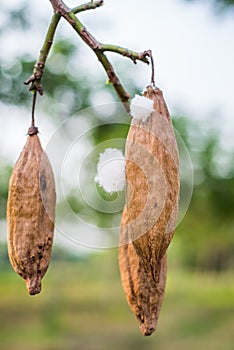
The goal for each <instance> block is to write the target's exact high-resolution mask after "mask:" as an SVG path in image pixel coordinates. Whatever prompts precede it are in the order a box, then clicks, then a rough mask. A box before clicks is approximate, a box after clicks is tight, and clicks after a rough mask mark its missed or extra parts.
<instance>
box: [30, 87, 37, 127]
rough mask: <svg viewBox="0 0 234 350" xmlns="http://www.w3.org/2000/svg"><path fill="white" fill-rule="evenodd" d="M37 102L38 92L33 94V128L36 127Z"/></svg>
mask: <svg viewBox="0 0 234 350" xmlns="http://www.w3.org/2000/svg"><path fill="white" fill-rule="evenodd" d="M36 100H37V90H35V91H34V92H33V102H32V125H31V126H32V127H34V126H35V107H36Z"/></svg>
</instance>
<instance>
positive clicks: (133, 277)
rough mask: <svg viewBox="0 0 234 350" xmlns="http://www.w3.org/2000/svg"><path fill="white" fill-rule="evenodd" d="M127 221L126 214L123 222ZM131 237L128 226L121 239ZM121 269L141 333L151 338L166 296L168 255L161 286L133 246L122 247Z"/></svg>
mask: <svg viewBox="0 0 234 350" xmlns="http://www.w3.org/2000/svg"><path fill="white" fill-rule="evenodd" d="M124 219H125V213H124V214H123V221H124ZM127 234H128V233H127V230H126V226H125V228H123V229H122V230H121V238H123V239H124V240H125V239H126V235H127ZM121 238H120V239H121ZM119 267H120V272H121V280H122V285H123V289H124V292H125V295H126V298H127V301H128V304H129V306H130V308H131V310H132V311H133V312H134V314H135V315H136V318H137V321H138V323H139V327H140V330H141V332H142V334H143V335H151V334H152V333H153V332H154V331H155V329H156V326H157V322H158V318H159V313H160V309H161V306H162V302H163V297H164V293H165V286H166V278H167V256H166V254H165V255H164V256H163V258H162V259H161V261H160V275H159V282H158V283H155V281H154V280H153V279H152V276H151V273H150V271H147V270H146V269H145V266H144V264H143V259H142V258H141V257H140V256H139V255H138V254H137V252H136V250H135V247H134V245H133V244H132V243H128V244H125V245H120V247H119Z"/></svg>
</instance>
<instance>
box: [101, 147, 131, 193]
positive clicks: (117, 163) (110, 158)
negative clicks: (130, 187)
mask: <svg viewBox="0 0 234 350" xmlns="http://www.w3.org/2000/svg"><path fill="white" fill-rule="evenodd" d="M95 182H97V183H98V184H99V185H100V186H101V187H102V188H103V189H104V190H105V191H106V192H108V193H113V192H118V191H122V190H123V189H124V186H125V158H124V155H123V153H122V152H121V151H120V150H119V149H116V148H107V149H106V150H105V151H104V152H103V153H101V154H100V156H99V162H98V164H97V174H96V177H95Z"/></svg>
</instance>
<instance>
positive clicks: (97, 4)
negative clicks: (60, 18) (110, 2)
mask: <svg viewBox="0 0 234 350" xmlns="http://www.w3.org/2000/svg"><path fill="white" fill-rule="evenodd" d="M103 4H104V0H99V1H94V2H87V3H86V4H83V5H80V6H77V7H74V8H73V9H72V10H71V11H72V12H73V13H75V14H76V13H80V12H83V11H87V10H94V9H96V8H97V7H100V6H102V5H103Z"/></svg>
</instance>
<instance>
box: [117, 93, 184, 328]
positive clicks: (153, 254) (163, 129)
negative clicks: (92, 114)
mask: <svg viewBox="0 0 234 350" xmlns="http://www.w3.org/2000/svg"><path fill="white" fill-rule="evenodd" d="M144 96H145V97H147V98H149V99H151V100H153V102H154V111H153V113H151V115H150V116H149V118H148V119H147V120H146V121H142V120H139V119H136V118H133V120H132V124H131V126H130V130H129V133H128V137H127V142H126V150H125V157H126V180H127V186H126V202H127V206H126V209H125V210H124V213H123V217H122V223H121V245H126V247H120V271H121V274H122V281H124V280H125V279H126V271H128V273H129V274H130V277H129V278H130V279H131V280H134V285H135V287H134V288H133V289H132V288H130V289H129V288H128V287H126V285H128V284H129V286H130V282H128V283H126V282H125V283H124V282H123V284H124V285H125V287H124V289H125V292H126V290H130V294H131V293H132V292H133V290H134V293H136V291H137V293H138V295H137V296H136V298H137V300H138V304H139V300H141V302H140V303H141V310H144V311H141V313H142V312H143V319H144V320H148V321H147V326H146V328H145V326H144V325H143V324H142V326H141V329H142V330H143V334H150V333H152V332H153V330H154V329H155V327H156V322H157V321H156V318H157V317H158V312H159V311H151V321H149V320H150V312H149V310H153V309H154V310H155V309H156V305H157V304H158V303H159V304H158V307H157V310H159V309H160V303H161V301H160V300H162V299H160V298H159V297H158V296H157V289H158V288H159V286H161V285H162V284H163V285H164V283H165V279H166V277H165V276H164V277H161V275H162V271H164V272H163V274H165V275H166V269H165V264H166V263H165V261H164V260H163V259H166V258H165V254H166V251H167V248H168V245H169V244H170V242H171V239H172V237H173V234H174V229H175V226H176V220H177V212H178V200H179V160H178V150H177V144H176V139H175V135H174V130H173V127H172V123H171V118H170V115H169V112H168V109H167V106H166V104H165V101H164V99H163V96H162V92H161V91H160V90H159V89H158V88H152V87H148V88H147V89H146V92H145V93H144ZM124 254H126V255H128V256H129V258H128V261H130V265H131V264H133V266H134V265H135V266H137V271H141V272H140V273H138V274H137V273H136V272H135V269H134V268H129V267H128V262H127V260H126V259H127V258H126V259H124V258H123V255H124ZM131 261H132V262H131ZM144 276H145V277H144ZM162 278H163V280H161V279H162ZM136 280H137V282H136ZM131 283H132V282H131ZM160 288H161V287H160ZM163 289H164V287H163ZM126 294H127V299H128V300H133V299H134V298H133V299H131V296H130V294H129V293H126ZM144 300H148V301H149V300H150V305H148V308H145V306H144V305H145V303H144V302H143V301H144ZM130 305H131V307H132V309H133V311H134V310H136V307H135V302H134V303H133V302H132V303H131V302H130ZM138 310H139V307H138ZM134 312H136V311H134ZM141 313H140V314H141ZM138 314H139V312H136V316H137V318H138V320H139V315H138ZM155 315H157V317H156V316H155ZM141 317H142V316H141ZM144 322H145V321H144ZM149 327H151V330H152V331H151V332H150V331H149ZM145 329H148V330H147V331H145Z"/></svg>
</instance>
